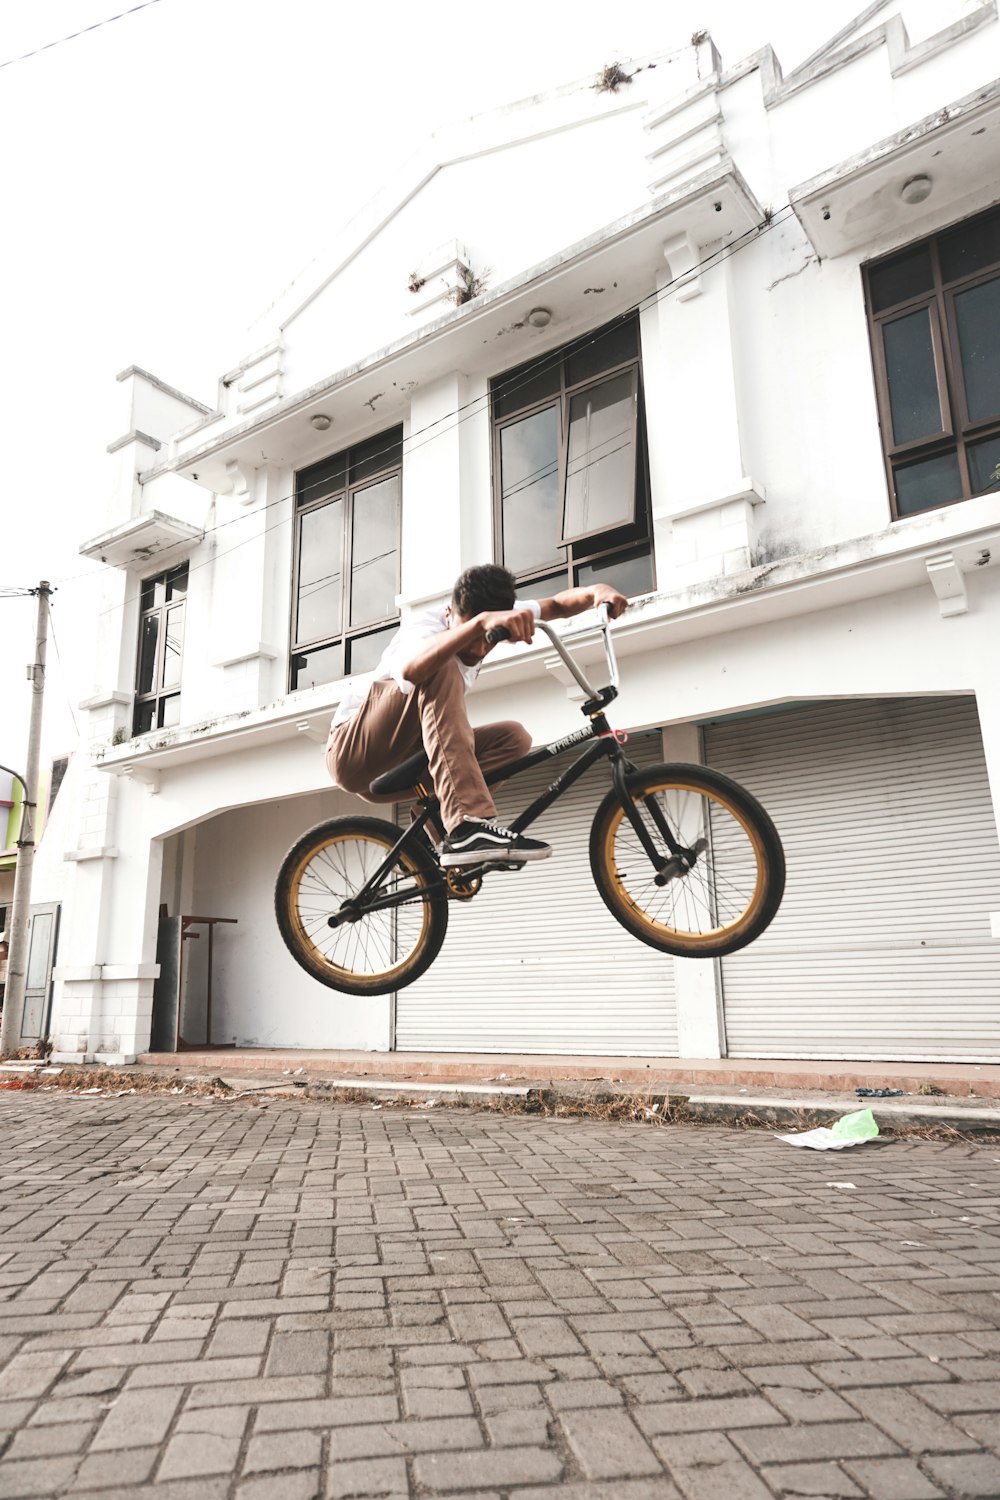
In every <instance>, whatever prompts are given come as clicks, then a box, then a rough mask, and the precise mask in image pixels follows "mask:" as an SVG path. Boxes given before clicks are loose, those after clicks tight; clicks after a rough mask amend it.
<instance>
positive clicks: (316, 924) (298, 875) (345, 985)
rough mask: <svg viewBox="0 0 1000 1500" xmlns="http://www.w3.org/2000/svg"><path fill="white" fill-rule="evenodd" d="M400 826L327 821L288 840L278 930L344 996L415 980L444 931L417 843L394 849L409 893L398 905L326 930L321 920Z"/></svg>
mask: <svg viewBox="0 0 1000 1500" xmlns="http://www.w3.org/2000/svg"><path fill="white" fill-rule="evenodd" d="M400 833H401V829H399V828H397V827H396V825H395V824H394V823H389V822H385V821H384V820H382V819H380V818H334V819H332V820H331V821H330V822H328V823H320V824H318V825H317V827H315V828H311V829H310V830H309V832H308V833H305V834H303V835H302V837H301V838H300V839H299V840H298V841H297V842H296V843H295V844H293V845H292V847H291V849H289V851H288V853H287V854H286V855H285V858H284V859H283V861H282V863H281V869H280V870H279V872H278V878H277V881H276V883H275V888H274V910H275V916H276V917H277V921H278V931H279V932H280V933H281V936H282V938H283V940H284V943H285V946H286V948H287V949H288V951H289V953H291V955H292V957H293V958H294V959H295V962H296V963H297V964H299V965H300V967H301V968H303V969H305V971H306V973H307V974H311V975H312V977H313V978H314V979H318V980H319V982H320V984H324V985H326V986H327V987H328V988H329V989H332V990H339V991H340V992H341V993H342V994H345V995H387V994H391V993H392V992H393V991H394V990H400V989H403V988H404V987H405V986H406V985H408V984H412V983H413V981H414V980H415V979H419V978H420V976H421V974H423V973H425V972H426V970H427V969H428V968H429V967H430V965H431V964H432V963H433V962H434V960H435V958H437V956H438V954H439V953H440V951H441V944H442V943H443V942H444V938H445V933H446V932H447V930H448V902H447V898H446V896H445V893H444V889H443V887H439V886H436V885H435V881H439V880H440V871H439V870H438V868H437V866H436V865H435V863H434V860H433V859H432V857H431V855H430V853H429V852H428V851H426V850H425V849H423V848H422V847H421V846H420V845H419V844H418V843H417V842H416V840H411V842H410V843H409V845H407V846H406V847H405V848H404V849H402V850H401V851H400V853H399V854H398V856H397V858H396V866H395V871H396V872H398V873H393V872H390V876H389V879H390V880H392V879H395V880H396V881H398V882H400V883H401V884H402V885H403V886H406V885H409V886H410V887H412V890H413V899H412V901H408V902H407V903H406V904H405V905H401V906H398V907H395V908H391V909H389V910H384V911H376V912H371V913H370V914H369V915H367V916H363V917H361V918H360V919H359V920H358V921H357V922H354V923H350V924H345V925H344V926H343V927H338V928H336V929H331V928H330V927H329V925H328V923H327V920H326V919H327V917H328V916H330V915H331V914H332V913H333V912H335V911H336V910H337V909H338V908H339V906H340V904H341V902H342V901H343V900H344V899H345V898H346V897H347V896H349V895H351V894H354V893H356V891H357V890H358V889H360V887H361V886H362V885H363V884H364V883H365V881H366V880H367V879H368V878H369V876H370V875H372V874H373V873H374V872H375V870H376V869H377V868H378V866H379V865H380V864H381V863H382V861H383V860H384V859H385V857H386V855H387V854H388V853H389V851H390V850H391V849H392V847H393V845H394V844H395V843H396V842H397V840H398V839H399V837H400Z"/></svg>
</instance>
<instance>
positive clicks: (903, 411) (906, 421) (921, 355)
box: [882, 307, 941, 444]
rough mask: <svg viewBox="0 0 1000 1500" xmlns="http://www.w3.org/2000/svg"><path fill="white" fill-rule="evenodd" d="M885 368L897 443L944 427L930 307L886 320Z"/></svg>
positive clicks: (884, 327)
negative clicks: (942, 424)
mask: <svg viewBox="0 0 1000 1500" xmlns="http://www.w3.org/2000/svg"><path fill="white" fill-rule="evenodd" d="M882 338H883V340H884V345H885V369H886V376H887V378H888V381H889V405H890V408H891V410H892V432H893V439H894V442H895V443H896V444H900V443H910V442H912V441H913V440H914V438H921V437H929V436H931V435H932V434H933V433H935V432H940V431H941V403H940V398H939V396H938V385H937V371H936V370H935V368H934V345H933V343H932V341H931V314H930V309H929V308H927V307H921V308H920V309H919V310H918V311H917V312H913V313H908V314H907V316H906V317H905V318H896V319H895V320H894V321H893V322H891V323H883V325H882Z"/></svg>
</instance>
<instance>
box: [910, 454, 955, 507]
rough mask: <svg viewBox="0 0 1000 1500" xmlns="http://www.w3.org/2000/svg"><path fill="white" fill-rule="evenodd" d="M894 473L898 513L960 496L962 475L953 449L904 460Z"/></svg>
mask: <svg viewBox="0 0 1000 1500" xmlns="http://www.w3.org/2000/svg"><path fill="white" fill-rule="evenodd" d="M894 477H895V480H896V509H897V510H898V511H899V514H900V515H901V516H912V515H915V514H916V512H917V511H920V510H933V508H934V506H935V505H947V504H948V503H949V502H950V501H952V500H961V498H962V478H961V475H960V474H959V471H958V458H957V456H956V454H955V452H954V450H952V452H951V453H937V454H935V456H934V457H933V458H922V459H921V460H920V462H919V463H915V464H907V465H906V467H905V468H902V469H897V470H896V473H895V476H894Z"/></svg>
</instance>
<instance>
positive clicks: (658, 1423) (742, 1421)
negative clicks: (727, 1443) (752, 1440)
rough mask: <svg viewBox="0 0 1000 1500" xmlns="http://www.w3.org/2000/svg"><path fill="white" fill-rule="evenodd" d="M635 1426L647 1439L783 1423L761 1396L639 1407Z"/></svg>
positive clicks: (780, 1417)
mask: <svg viewBox="0 0 1000 1500" xmlns="http://www.w3.org/2000/svg"><path fill="white" fill-rule="evenodd" d="M635 1419H636V1422H637V1423H638V1424H639V1426H640V1427H641V1428H642V1430H643V1432H645V1433H646V1434H647V1435H648V1436H651V1435H653V1434H659V1433H664V1432H699V1431H705V1432H708V1431H718V1432H729V1431H731V1430H733V1429H735V1428H738V1427H763V1426H767V1425H776V1426H777V1425H780V1424H782V1423H783V1422H784V1418H783V1417H782V1415H781V1413H780V1412H778V1411H775V1409H774V1407H773V1406H772V1405H771V1404H770V1402H769V1401H765V1400H764V1398H763V1396H733V1397H724V1398H722V1399H719V1400H713V1401H694V1400H686V1401H669V1402H651V1403H650V1404H649V1405H647V1406H640V1407H638V1408H637V1409H636V1413H635Z"/></svg>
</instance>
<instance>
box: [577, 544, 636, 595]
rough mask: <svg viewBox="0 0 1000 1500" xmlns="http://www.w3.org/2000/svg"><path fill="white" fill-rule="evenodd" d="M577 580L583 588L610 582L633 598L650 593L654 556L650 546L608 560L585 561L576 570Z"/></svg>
mask: <svg viewBox="0 0 1000 1500" xmlns="http://www.w3.org/2000/svg"><path fill="white" fill-rule="evenodd" d="M576 581H577V583H578V584H580V586H581V587H582V588H588V587H590V586H591V585H592V584H595V583H610V584H612V585H613V586H614V587H615V588H616V589H620V591H621V592H622V593H623V594H627V595H628V597H629V598H631V597H632V596H633V595H635V594H648V593H649V591H650V590H651V589H652V587H653V558H652V555H651V553H650V550H649V548H648V547H643V548H642V549H641V550H640V551H637V552H628V553H625V554H623V555H621V556H619V557H610V558H608V559H607V560H606V561H602V560H601V559H598V560H597V561H596V562H590V563H584V564H583V566H582V567H580V568H578V569H577V571H576Z"/></svg>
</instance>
